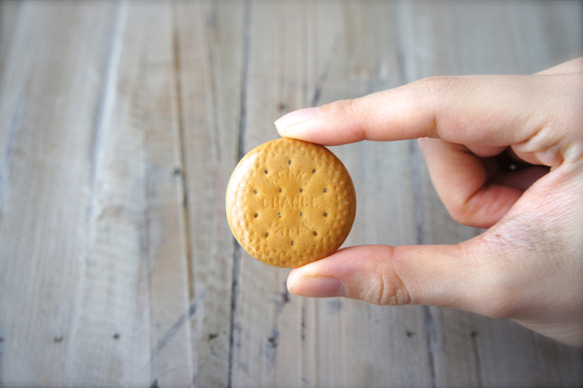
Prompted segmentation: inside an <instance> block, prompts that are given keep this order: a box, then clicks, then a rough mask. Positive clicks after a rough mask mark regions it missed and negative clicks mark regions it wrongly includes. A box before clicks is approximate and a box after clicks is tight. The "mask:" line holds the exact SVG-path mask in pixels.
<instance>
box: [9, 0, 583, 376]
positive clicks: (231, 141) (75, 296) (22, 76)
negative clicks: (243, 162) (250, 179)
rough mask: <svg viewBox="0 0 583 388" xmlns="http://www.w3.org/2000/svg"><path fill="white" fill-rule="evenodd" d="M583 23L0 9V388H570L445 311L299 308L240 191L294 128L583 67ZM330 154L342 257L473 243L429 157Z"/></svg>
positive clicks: (543, 18)
mask: <svg viewBox="0 0 583 388" xmlns="http://www.w3.org/2000/svg"><path fill="white" fill-rule="evenodd" d="M582 12H583V4H582V3H581V2H577V1H555V2H540V1H508V2H491V1H472V2H459V1H441V0H440V1H429V0H427V1H414V2H412V1H386V2H383V1H366V2H365V1H346V0H338V1H335V0H333V1H313V2H309V1H301V2H300V1H295V0H278V1H275V2H274V1H266V0H255V1H253V0H249V1H212V0H196V1H190V2H182V1H119V2H100V1H82V2H62V1H22V2H17V1H0V386H14V385H16V386H152V387H156V386H159V387H166V386H196V387H198V386H200V387H207V386H237V387H239V386H240V387H257V386H265V387H268V386H305V387H309V386H324V387H328V386H330V387H332V386H333V387H343V386H345V387H354V386H544V385H551V386H578V385H582V384H583V369H582V368H581V365H583V352H582V351H581V350H577V349H573V348H568V347H566V346H562V345H559V344H557V343H555V342H553V341H550V340H548V339H545V338H542V337H540V336H538V335H535V334H533V333H531V332H530V331H528V330H526V329H524V328H522V327H520V326H518V325H516V324H514V323H512V322H508V321H503V320H492V319H487V318H484V317H480V316H477V315H474V314H470V313H466V312H462V311H457V310H452V309H444V308H436V307H425V306H401V307H390V308H389V307H379V306H371V305H367V304H365V303H362V302H358V301H350V300H343V299H338V298H332V299H322V300H315V299H305V298H299V297H295V296H292V295H289V294H288V293H287V291H286V287H285V281H286V277H287V274H288V272H289V271H288V270H285V269H277V268H272V267H268V266H266V265H264V264H262V263H260V262H258V261H257V260H255V259H253V258H251V257H250V256H249V255H247V254H246V253H245V252H244V251H242V250H241V248H240V247H238V246H237V245H236V243H235V242H234V239H233V237H232V235H231V233H230V231H229V228H228V225H227V220H226V217H225V212H224V192H225V188H226V184H227V180H228V178H229V175H230V172H231V171H232V169H233V167H234V166H235V164H236V162H237V160H238V159H239V158H240V157H241V156H242V155H243V154H244V153H245V152H246V151H248V150H250V149H251V148H253V147H255V146H256V145H259V144H260V143H262V142H264V141H267V140H271V139H274V138H276V137H277V136H278V135H277V133H276V131H275V128H274V126H273V121H274V120H275V119H276V118H277V117H279V116H280V115H281V114H283V113H286V112H287V111H290V110H293V109H296V108H300V107H304V106H310V105H320V104H323V103H326V102H329V101H334V100H337V99H343V98H351V97H356V96H360V95H364V94H367V93H371V92H375V91H379V90H383V89H386V88H390V87H395V86H398V85H401V84H403V83H407V82H411V81H414V80H416V79H419V78H423V77H427V76H430V75H435V74H476V73H532V72H535V71H539V70H542V69H544V68H546V67H549V66H552V65H554V64H556V63H558V62H561V61H564V60H567V59H570V58H573V57H575V56H578V55H581V54H582V51H583V25H582V24H581V18H580V16H581V14H582ZM333 151H334V152H335V153H336V154H337V155H338V156H339V157H340V158H341V159H342V160H343V161H344V163H345V165H346V166H347V168H348V170H349V171H350V173H351V175H352V177H353V180H354V183H355V186H356V190H357V197H358V209H357V217H356V220H355V225H354V227H353V231H352V233H351V235H350V236H349V238H348V240H347V242H346V244H345V245H355V244H371V243H374V244H390V245H399V244H417V243H422V244H428V243H432V244H433V243H436V244H440V243H451V242H457V241H461V240H465V239H468V238H471V237H473V236H475V235H476V234H478V233H480V232H481V231H480V230H477V229H473V228H467V227H462V226H460V225H458V224H456V223H455V222H454V221H452V220H451V218H450V217H449V215H448V214H447V212H446V210H445V208H444V207H443V205H442V204H441V202H440V201H439V199H438V197H437V194H436V193H435V190H434V189H433V187H432V184H431V182H430V179H429V176H428V173H427V169H426V167H425V163H424V160H423V157H422V155H421V153H420V151H419V149H418V147H417V144H416V142H415V141H401V142H394V143H384V144H381V143H372V142H364V143H359V144H351V145H346V146H340V147H333Z"/></svg>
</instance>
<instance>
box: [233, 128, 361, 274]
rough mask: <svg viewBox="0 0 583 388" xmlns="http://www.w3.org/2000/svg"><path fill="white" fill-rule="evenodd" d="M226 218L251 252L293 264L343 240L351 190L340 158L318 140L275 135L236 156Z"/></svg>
mask: <svg viewBox="0 0 583 388" xmlns="http://www.w3.org/2000/svg"><path fill="white" fill-rule="evenodd" d="M226 207H227V209H226V210H227V219H228V221H229V225H230V227H231V230H232V231H233V234H234V235H235V238H236V239H237V241H238V242H239V243H240V244H241V246H242V247H243V248H244V249H245V250H246V251H247V252H248V253H249V254H250V255H251V256H253V257H255V258H257V259H259V260H261V261H264V262H265V263H268V264H271V265H275V266H279V267H298V266H301V265H304V264H307V263H309V262H312V261H315V260H318V259H321V258H323V257H326V256H328V255H330V254H331V253H333V252H334V251H336V250H337V249H338V248H339V247H340V246H341V245H342V243H343V242H344V240H345V239H346V237H347V236H348V233H349V232H350V229H351V227H352V223H353V221H354V216H355V212H356V195H355V191H354V186H353V184H352V180H351V179H350V175H349V174H348V171H347V170H346V168H345V167H344V166H343V165H342V163H341V162H340V160H338V158H337V157H336V156H335V155H334V154H333V153H332V152H330V151H329V150H328V149H326V148H325V147H323V146H320V145H316V144H312V143H306V142H303V141H299V140H293V139H278V140H274V141H271V142H268V143H265V144H262V145H260V146H259V147H257V148H255V149H253V150H252V151H250V152H249V153H248V154H247V155H245V156H244V157H243V159H241V161H240V162H239V164H238V165H237V167H236V168H235V170H234V171H233V174H232V176H231V179H230V181H229V185H228V188H227V201H226Z"/></svg>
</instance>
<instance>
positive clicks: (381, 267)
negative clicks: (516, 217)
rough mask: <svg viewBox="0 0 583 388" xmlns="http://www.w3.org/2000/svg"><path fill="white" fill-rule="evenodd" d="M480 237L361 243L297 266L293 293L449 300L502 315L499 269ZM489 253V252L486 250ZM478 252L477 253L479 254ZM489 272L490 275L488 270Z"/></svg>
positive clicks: (385, 300) (377, 300) (383, 300)
mask: <svg viewBox="0 0 583 388" xmlns="http://www.w3.org/2000/svg"><path fill="white" fill-rule="evenodd" d="M479 241H480V237H476V238H474V239H472V240H469V241H466V242H464V243H461V244H456V245H422V246H421V245H414V246H397V247H391V246H383V245H363V246H357V247H350V248H346V249H342V250H340V251H338V252H336V253H334V254H333V255H331V256H329V257H327V258H325V259H322V260H319V261H316V262H313V263H310V264H308V265H305V266H303V267H300V268H296V269H294V270H293V271H292V272H291V273H290V275H289V277H288V282H287V284H288V289H289V291H290V292H291V293H292V294H295V295H300V296H311V297H333V296H343V297H347V298H352V299H360V300H364V301H366V302H369V303H374V304H379V305H404V304H423V305H434V306H448V307H453V308H459V309H463V310H467V311H472V312H475V313H478V314H482V315H486V316H491V317H500V316H502V315H504V313H503V311H502V310H501V307H502V306H500V305H499V302H500V300H504V299H505V298H504V297H502V296H501V295H497V292H498V290H500V289H501V287H498V286H497V285H496V284H495V282H496V281H497V278H498V276H495V275H496V273H497V272H498V271H495V268H493V267H494V265H493V264H492V262H491V261H490V263H488V261H489V260H487V259H486V258H485V257H484V256H483V255H482V254H480V255H473V254H469V252H474V251H475V250H476V249H477V248H478V247H479V246H480V245H482V244H481V243H480V242H479ZM484 253H485V252H484ZM478 257H479V259H478ZM488 274H491V275H492V276H488Z"/></svg>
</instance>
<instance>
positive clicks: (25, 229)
mask: <svg viewBox="0 0 583 388" xmlns="http://www.w3.org/2000/svg"><path fill="white" fill-rule="evenodd" d="M22 7H23V10H22V14H21V17H20V19H19V23H22V25H19V26H16V30H18V33H17V34H16V35H15V38H14V39H15V40H14V41H13V42H11V44H10V46H9V47H10V50H9V52H8V54H7V61H6V62H5V66H4V67H3V68H2V74H1V77H2V82H1V83H0V85H2V89H1V91H0V95H1V99H0V117H2V119H1V121H0V144H2V147H1V151H0V152H1V154H0V155H1V156H0V163H1V164H0V174H1V175H2V178H1V183H0V198H1V199H0V257H1V258H2V260H0V277H1V281H0V312H1V314H0V319H1V321H0V332H1V334H0V337H2V338H3V341H2V342H1V343H0V346H1V347H2V350H1V351H0V354H1V355H2V356H1V360H0V368H1V370H0V380H1V383H2V384H3V385H13V384H24V385H42V384H49V385H61V384H63V383H65V382H67V381H70V380H69V378H70V374H71V373H72V371H71V365H72V364H73V363H74V362H75V361H74V356H75V355H76V351H75V350H76V349H78V346H79V342H78V338H77V337H76V335H77V331H76V328H78V327H79V326H78V324H79V318H80V316H81V314H82V310H83V303H84V302H90V301H87V300H85V299H84V297H83V292H82V290H83V288H84V287H85V285H86V284H87V283H88V282H89V281H90V280H89V279H87V277H86V275H87V271H89V268H92V266H94V265H95V262H94V261H91V260H89V256H90V252H89V248H90V246H91V241H92V240H91V239H92V238H93V236H92V235H91V234H90V233H89V232H90V231H89V230H88V224H89V223H90V221H89V219H88V217H89V213H90V209H89V208H88V203H89V202H88V200H89V197H90V196H91V186H92V183H91V176H92V172H93V162H94V161H95V160H94V149H95V142H94V140H95V139H94V136H93V134H94V133H95V131H97V130H98V127H99V125H100V122H101V117H102V111H103V109H102V101H103V93H104V89H103V87H102V85H103V84H106V83H107V71H108V70H107V69H108V65H107V64H108V60H107V56H106V53H107V52H108V51H110V48H111V45H112V42H113V41H114V39H115V38H116V35H115V32H113V31H115V30H116V20H117V19H116V16H115V15H116V13H117V12H118V8H117V6H116V5H115V4H113V3H107V4H101V5H97V4H96V3H83V4H81V3H75V4H64V3H63V4H62V5H61V6H58V5H55V4H52V3H49V2H37V3H30V4H28V3H27V4H23V5H22ZM27 26H34V28H27ZM78 37H83V39H79V38H78ZM23 48H26V49H23ZM120 264H121V265H123V263H120ZM108 274H109V275H114V274H115V273H114V272H112V271H108ZM103 290H104V289H102V290H101V291H103ZM110 291H114V290H113V289H110ZM99 295H100V294H98V295H96V296H99ZM100 297H101V296H100ZM106 298H107V297H106V296H105V295H104V296H103V299H106ZM102 305H103V304H102ZM122 308H123V307H122ZM106 316H107V315H106ZM117 330H118V328H114V327H112V326H107V327H105V328H104V333H103V334H104V335H103V336H102V337H99V336H94V337H92V340H93V341H92V342H89V341H87V342H86V345H87V348H86V350H87V351H91V349H92V348H91V346H94V347H93V349H94V350H93V351H95V352H102V354H104V353H105V354H109V355H110V356H114V359H115V360H116V365H115V366H113V368H114V369H115V368H123V367H125V366H126V365H127V364H128V362H130V361H129V359H128V358H127V353H124V351H123V350H124V349H126V348H123V347H121V348H120V345H119V341H115V340H114V339H113V338H112V336H113V335H114V334H115V333H116V332H117ZM116 346H117V347H118V348H117V349H118V350H117V351H115V350H114V348H115V347H116ZM128 350H129V348H128ZM77 355H78V354H77ZM117 364H119V365H121V366H120V367H118V366H117ZM97 372H98V373H99V372H101V376H103V378H105V379H107V378H110V379H115V378H116V374H115V373H111V370H108V369H107V367H106V365H104V368H103V369H100V370H99V371H97Z"/></svg>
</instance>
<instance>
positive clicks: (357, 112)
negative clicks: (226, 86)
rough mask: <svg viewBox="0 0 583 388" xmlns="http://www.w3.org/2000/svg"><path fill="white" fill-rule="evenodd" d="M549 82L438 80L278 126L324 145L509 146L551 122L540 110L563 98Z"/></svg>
mask: <svg viewBox="0 0 583 388" xmlns="http://www.w3.org/2000/svg"><path fill="white" fill-rule="evenodd" d="M547 77H550V76H541V75H539V76H507V75H493V76H462V77H431V78H426V79H423V80H420V81H417V82H413V83H411V84H408V85H405V86H401V87H398V88H395V89H389V90H385V91H382V92H378V93H374V94H370V95H367V96H364V97H360V98H356V99H352V100H341V101H336V102H332V103H329V104H326V105H323V106H321V107H319V108H307V109H302V110H299V111H295V112H291V113H289V114H287V115H285V116H283V117H282V118H280V119H279V120H277V121H276V122H275V124H276V127H277V129H278V131H279V133H280V135H281V136H284V137H293V138H298V139H302V140H306V141H311V142H314V143H320V144H325V145H338V144H345V143H352V142H356V141H361V140H379V141H393V140H404V139H414V138H421V137H433V138H441V139H443V140H445V141H448V142H452V143H459V144H467V145H471V144H479V145H482V146H506V145H511V144H517V143H521V142H523V141H525V140H527V139H528V138H529V137H531V136H532V135H533V134H534V133H535V132H536V131H537V129H540V128H541V127H543V126H545V125H546V124H547V121H548V120H551V119H552V117H550V115H549V114H546V112H541V106H543V107H549V105H556V102H553V103H552V104H550V103H549V101H556V99H555V98H554V97H553V96H552V92H553V90H549V85H548V84H549V83H548V80H547V79H546V78H547ZM557 94H559V95H560V93H557ZM549 113H550V114H552V109H549Z"/></svg>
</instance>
